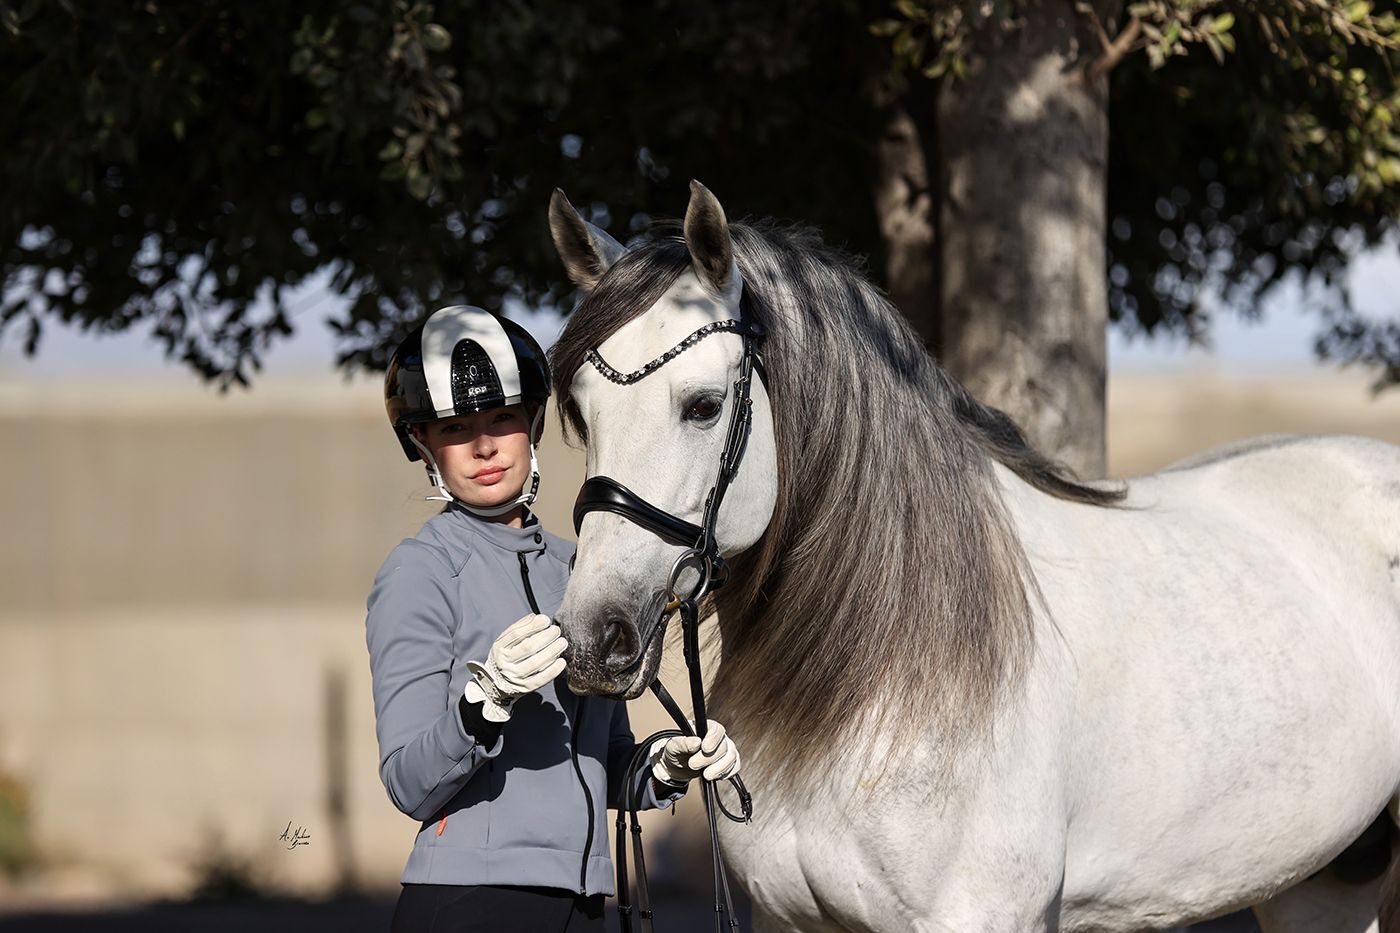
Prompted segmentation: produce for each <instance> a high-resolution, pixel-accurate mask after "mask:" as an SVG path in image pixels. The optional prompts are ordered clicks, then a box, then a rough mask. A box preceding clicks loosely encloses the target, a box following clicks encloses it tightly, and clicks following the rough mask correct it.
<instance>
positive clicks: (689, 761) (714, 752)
mask: <svg viewBox="0 0 1400 933" xmlns="http://www.w3.org/2000/svg"><path fill="white" fill-rule="evenodd" d="M691 725H692V726H694V725H695V724H694V723H691ZM648 757H649V758H650V760H651V773H652V776H653V777H655V778H656V779H657V780H658V781H661V782H662V783H665V784H671V785H673V786H676V787H684V786H685V785H686V784H688V783H690V782H691V781H692V780H694V779H695V778H697V777H704V778H705V780H707V781H722V780H724V779H725V778H727V777H730V776H732V775H735V774H738V773H739V748H738V746H736V745H735V744H734V740H733V739H731V738H730V737H729V736H727V735H725V733H724V726H723V725H721V724H720V723H717V722H715V721H714V720H713V719H711V720H710V727H709V729H707V730H706V732H705V740H704V742H703V743H702V742H701V740H700V737H699V736H694V735H673V736H671V737H670V738H669V739H657V740H656V741H655V742H653V743H651V751H650V753H649V755H648Z"/></svg>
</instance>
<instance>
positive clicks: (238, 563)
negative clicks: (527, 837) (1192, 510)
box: [0, 374, 1400, 899]
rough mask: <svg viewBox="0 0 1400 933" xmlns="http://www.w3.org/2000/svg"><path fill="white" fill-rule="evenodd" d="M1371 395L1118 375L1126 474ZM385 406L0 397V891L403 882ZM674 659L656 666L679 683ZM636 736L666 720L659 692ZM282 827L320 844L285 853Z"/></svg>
mask: <svg viewBox="0 0 1400 933" xmlns="http://www.w3.org/2000/svg"><path fill="white" fill-rule="evenodd" d="M1364 385H1365V384H1364V380H1362V379H1361V378H1360V377H1356V378H1350V377H1346V378H1343V377H1336V376H1324V375H1318V374H1307V375H1284V376H1279V377H1269V378H1256V379H1251V380H1238V379H1237V380H1230V379H1224V378H1220V377H1218V376H1211V375H1209V374H1193V375H1190V376H1181V375H1170V376H1168V375H1163V376H1151V377H1146V376H1137V377H1132V378H1115V379H1114V380H1113V382H1112V384H1111V386H1110V393H1109V401H1110V410H1109V454H1110V465H1111V469H1112V471H1113V472H1114V474H1115V475H1130V474H1134V473H1140V472H1144V471H1147V470H1150V469H1152V468H1155V467H1157V466H1161V465H1163V464H1165V463H1167V462H1169V461H1171V460H1174V459H1178V458H1179V457H1181V456H1184V455H1186V454H1189V453H1193V452H1195V451H1197V450H1199V449H1202V448H1203V447H1205V446H1208V445H1209V444H1211V443H1216V442H1219V441H1223V440H1227V439H1230V438H1233V437H1243V436H1248V435H1250V434H1254V433H1260V432H1263V431H1275V430H1303V431H1347V432H1355V433H1363V434H1370V435H1373V436H1379V437H1384V438H1387V439H1389V440H1392V441H1400V395H1392V396H1386V397H1382V399H1380V400H1379V401H1375V402H1373V401H1371V400H1370V399H1369V397H1368V396H1367V394H1366V392H1365V388H1364ZM377 391H378V390H377V386H376V385H375V384H374V383H372V382H368V381H366V382H360V383H356V384H351V385H349V386H346V385H343V384H341V383H339V382H337V381H335V380H332V379H327V380H324V381H320V382H313V383H302V384H286V383H283V384H277V383H267V384H264V385H261V386H259V387H257V388H256V389H255V390H254V391H253V392H252V393H251V394H239V393H235V394H233V395H231V396H228V397H220V396H218V395H217V394H216V393H213V392H209V391H206V390H204V389H202V388H200V387H197V386H193V385H189V384H185V383H172V384H143V385H115V386H114V385H105V384H96V383H95V384H93V385H92V386H90V387H84V386H82V385H76V386H69V387H66V388H61V389H60V388H57V387H54V386H45V385H35V384H26V383H20V382H10V383H0V507H2V508H3V513H0V514H3V515H4V517H5V525H6V528H7V529H8V534H6V535H4V536H3V537H0V770H3V771H4V772H6V773H8V774H10V775H12V776H15V777H18V778H20V779H22V780H23V781H24V782H25V783H26V784H27V786H28V787H29V789H30V791H31V793H32V795H33V801H34V802H33V818H34V833H35V838H36V841H37V843H38V845H39V847H40V851H41V854H42V857H43V859H44V860H45V863H46V864H47V865H49V866H50V867H51V868H52V869H53V870H52V871H50V872H48V873H47V874H46V875H45V876H44V877H45V878H48V879H50V881H48V882H44V881H39V880H35V881H31V882H30V884H29V886H28V887H23V888H16V887H14V886H9V887H8V888H7V887H5V886H3V885H0V897H6V896H8V897H10V898H11V899H13V898H15V897H24V896H38V895H39V894H42V893H44V892H47V893H48V894H55V893H57V894H59V895H61V896H67V897H76V896H79V895H81V894H84V893H86V894H90V895H98V894H109V893H112V892H126V893H133V894H136V893H152V892H162V893H179V892H181V891H182V890H184V889H185V888H186V887H187V886H188V885H189V884H190V882H191V881H192V879H193V878H194V877H195V874H196V873H195V870H194V868H193V866H194V865H196V864H197V863H198V862H200V861H201V860H202V859H204V858H207V857H208V853H209V852H210V851H211V849H213V848H214V847H216V846H220V845H221V846H223V847H224V848H225V849H227V850H228V851H229V852H232V853H234V854H237V855H240V856H246V857H248V858H250V859H252V860H253V864H254V866H255V871H256V873H257V875H258V877H259V878H260V879H261V880H262V881H264V883H266V884H268V885H269V886H272V887H281V888H285V889H289V890H297V891H302V892H307V893H314V892H319V891H324V890H326V889H327V888H328V887H330V886H331V885H333V884H334V883H335V882H336V880H337V879H338V878H342V877H345V876H346V875H347V874H348V875H349V876H352V877H353V879H354V880H355V881H357V882H358V883H360V884H364V885H369V886H374V887H386V888H391V887H393V886H394V885H395V884H396V882H397V879H398V875H399V872H400V870H401V868H402V865H403V860H404V859H405V858H406V856H407V852H408V848H409V846H410V845H411V843H412V839H413V834H414V830H415V828H416V823H414V822H413V821H412V820H410V819H408V818H407V817H405V816H403V815H402V814H400V813H398V812H397V811H396V810H395V809H394V808H393V807H392V806H391V805H390V804H389V802H388V799H387V797H386V795H385V792H384V789H383V787H382V785H381V784H380V783H379V778H378V773H377V755H376V749H375V744H374V725H373V707H372V703H371V699H370V689H369V671H368V662H367V655H366V652H365V648H364V629H363V606H364V603H363V598H364V594H365V592H366V590H367V588H368V585H369V583H370V581H371V578H372V576H373V573H374V570H375V569H376V568H377V566H378V564H379V562H380V561H381V560H382V558H383V556H384V555H385V554H386V553H387V552H388V551H389V549H390V548H392V547H393V545H394V544H395V543H396V542H397V541H398V540H399V539H400V538H402V537H404V536H406V535H410V534H412V533H413V532H414V531H415V530H416V529H417V527H418V526H419V524H420V523H421V522H422V520H423V519H424V518H426V517H427V516H428V515H430V514H431V512H432V511H433V509H434V508H435V506H432V505H429V504H425V503H423V502H422V501H421V496H422V495H423V494H424V493H425V492H426V491H427V486H426V483H425V482H424V480H423V477H422V472H421V468H420V467H418V466H417V465H412V466H410V465H409V464H408V463H407V462H406V461H405V460H404V459H403V458H402V455H401V453H400V452H399V451H398V449H397V447H396V445H395V443H394V441H393V438H392V436H391V434H390V432H389V429H388V427H387V425H385V424H384V422H383V416H382V412H381V409H380V408H379V405H378V403H377V402H376V401H375V399H376V395H377ZM542 461H543V462H544V464H545V466H546V471H545V479H544V483H543V486H542V494H541V507H540V512H541V514H542V516H543V518H544V521H545V523H546V525H547V526H548V527H550V528H552V529H554V530H555V531H557V532H558V533H560V534H564V535H568V534H569V532H570V530H571V526H570V523H569V521H568V518H567V515H568V510H569V507H570V506H571V504H572V500H573V496H574V493H575V491H576V490H577V486H578V482H579V481H580V479H581V476H582V457H581V455H580V453H579V452H578V451H576V450H572V449H569V448H567V447H565V446H563V445H562V443H561V442H560V439H559V437H558V434H557V429H556V428H555V426H554V424H553V422H551V426H550V433H549V436H548V438H547V440H546V442H545V444H544V450H543V453H542ZM679 666H680V662H679V660H678V653H676V652H669V660H668V662H667V671H668V674H667V680H668V682H669V683H671V684H673V685H675V686H676V687H677V688H679V687H680V686H681V682H682V678H681V676H680V670H679ZM678 695H680V694H678ZM633 718H634V724H635V725H636V729H637V732H638V734H639V736H640V735H641V734H643V733H644V732H647V731H651V730H652V729H654V728H658V727H660V726H661V725H662V724H663V722H662V717H661V716H660V714H659V712H658V711H657V710H656V707H655V704H654V703H653V702H652V701H651V700H650V699H649V698H648V699H645V700H643V701H638V703H636V704H634V710H633ZM337 737H340V738H337ZM754 790H755V793H756V798H757V800H758V803H759V805H760V806H761V805H762V788H754ZM337 795H343V801H344V802H343V805H339V804H337V803H336V800H337ZM338 812H341V813H343V814H344V816H343V817H337V813H338ZM699 816H700V807H699V805H698V803H697V802H694V801H692V802H690V803H689V804H686V805H683V806H682V808H681V816H680V817H678V818H676V819H674V820H673V819H670V818H669V817H659V818H652V819H650V820H649V821H648V822H649V829H648V833H649V834H650V837H651V838H652V839H653V840H654V841H657V842H659V841H661V840H662V839H663V837H664V835H665V834H667V833H680V834H681V835H682V836H684V834H686V833H693V832H694V831H695V830H696V828H697V827H698V822H699ZM289 821H290V822H291V823H292V824H293V825H295V826H302V827H304V828H305V829H306V830H307V831H309V832H310V833H311V840H310V843H311V844H310V845H308V846H304V847H298V848H296V849H293V850H289V849H287V848H285V847H284V846H282V845H281V844H280V843H278V841H277V836H278V834H280V833H281V832H282V830H283V828H284V827H285V826H286V824H287V823H288V822H289ZM683 852H684V850H682V853H683ZM658 857H660V856H658ZM697 872H698V877H699V878H700V879H701V881H702V882H703V881H704V879H705V878H707V877H708V867H707V866H706V865H705V864H704V863H703V862H702V863H701V865H700V866H699V867H698V869H697ZM55 878H57V879H61V881H60V882H57V883H55V882H53V881H52V879H55Z"/></svg>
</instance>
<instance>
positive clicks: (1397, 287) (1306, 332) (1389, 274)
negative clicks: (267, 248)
mask: <svg viewBox="0 0 1400 933" xmlns="http://www.w3.org/2000/svg"><path fill="white" fill-rule="evenodd" d="M1347 275H1348V281H1349V284H1350V287H1351V289H1352V295H1353V300H1354V302H1355V304H1356V306H1357V308H1358V309H1359V310H1360V311H1361V312H1362V313H1364V314H1369V315H1374V316H1393V315H1395V314H1397V313H1400V308H1397V307H1396V301H1397V297H1400V249H1397V245H1396V243H1395V242H1393V241H1392V242H1390V243H1388V244H1387V245H1385V246H1382V247H1377V248H1376V249H1375V250H1372V251H1369V252H1366V253H1362V254H1360V255H1358V256H1357V257H1356V258H1355V259H1354V260H1352V262H1351V264H1350V266H1349V267H1348V270H1347ZM336 301H338V299H336V298H335V297H333V296H330V295H328V294H326V293H325V291H324V289H323V287H322V286H321V284H320V283H319V282H317V283H313V284H311V285H308V286H307V287H306V288H304V289H302V290H301V291H300V292H299V293H298V294H297V295H296V297H295V298H293V300H292V302H291V307H292V309H293V324H294V326H295V328H296V333H295V334H294V336H293V337H291V338H290V339H288V340H287V341H285V342H284V343H281V344H278V345H277V346H276V347H275V348H274V349H273V351H272V352H271V353H270V354H269V355H268V357H267V359H266V361H265V368H264V371H263V372H264V374H267V375H274V376H281V375H289V376H290V375H314V374H316V373H325V374H327V375H329V374H331V372H332V369H331V365H332V361H333V359H334V356H335V347H334V342H333V339H332V336H331V333H330V331H329V330H328V329H327V328H326V326H325V324H324V323H323V321H324V319H325V318H326V316H327V315H328V314H329V313H331V312H332V311H333V310H334V308H335V302H336ZM1301 308H1302V293H1301V288H1300V287H1299V286H1298V285H1297V283H1293V282H1289V283H1286V284H1285V285H1284V286H1282V287H1281V288H1279V289H1278V290H1277V292H1276V293H1275V294H1273V295H1271V297H1270V299H1269V300H1268V301H1266V302H1265V303H1264V306H1263V307H1262V309H1261V311H1262V314H1261V316H1260V318H1259V319H1258V320H1248V319H1246V318H1245V317H1244V316H1243V315H1241V314H1238V313H1235V312H1232V311H1230V310H1227V309H1221V310H1220V311H1218V312H1217V313H1216V314H1214V315H1213V320H1212V322H1211V326H1210V329H1209V342H1210V346H1209V347H1192V346H1189V345H1188V344H1187V342H1186V341H1185V340H1184V338H1181V337H1175V338H1159V339H1155V340H1150V341H1148V340H1143V339H1140V338H1138V339H1130V338H1128V337H1125V336H1124V335H1123V334H1122V333H1120V332H1119V331H1118V330H1117V329H1113V330H1111V331H1110V333H1109V367H1110V371H1115V370H1141V369H1148V370H1163V369H1174V368H1197V367H1201V366H1209V367H1213V368H1216V369H1218V370H1221V371H1227V372H1228V371H1249V370H1258V369H1281V368H1296V367H1302V366H1314V365H1316V363H1315V362H1314V359H1313V355H1312V341H1313V337H1314V336H1315V334H1316V332H1317V329H1318V322H1317V319H1316V318H1315V317H1313V316H1310V315H1308V314H1306V313H1305V312H1303V311H1302V310H1301ZM511 314H512V316H513V317H515V318H516V319H517V320H519V321H520V322H521V323H522V324H524V325H525V326H526V327H527V328H528V329H529V330H530V331H531V332H532V333H534V334H535V336H536V337H538V338H539V339H540V340H541V342H543V343H545V344H548V343H550V342H552V340H553V338H554V335H555V333H556V332H557V330H558V327H559V319H558V317H557V316H556V315H554V314H552V313H549V312H530V311H529V310H528V309H526V308H523V307H519V308H515V309H511ZM85 375H91V376H102V377H104V378H110V377H111V376H113V375H120V376H124V377H128V378H133V379H134V378H139V377H156V378H161V377H167V378H175V379H179V378H187V379H189V380H190V381H191V382H195V381H197V377H195V376H194V375H193V374H188V373H187V371H186V370H185V368H184V367H183V366H181V365H179V364H178V363H171V362H168V361H166V360H165V359H164V357H163V355H162V353H161V350H160V347H159V345H158V344H157V343H156V342H155V341H154V340H152V339H151V338H150V336H149V334H148V332H147V331H146V330H145V329H141V330H138V331H134V332H129V333H126V334H119V335H114V336H94V335H90V334H83V333H82V332H80V331H78V330H76V329H73V328H65V327H62V326H59V325H54V324H50V325H49V326H47V327H46V328H45V332H44V337H43V340H42V342H41V344H40V348H39V353H38V355H37V356H36V357H34V358H32V359H31V358H28V357H26V356H24V354H23V352H22V350H21V347H20V341H19V339H18V337H17V335H13V334H11V335H8V336H6V337H5V338H4V339H3V340H0V377H7V378H20V379H24V378H40V379H42V378H44V377H49V376H55V377H58V376H62V377H64V378H73V377H75V376H85Z"/></svg>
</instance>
